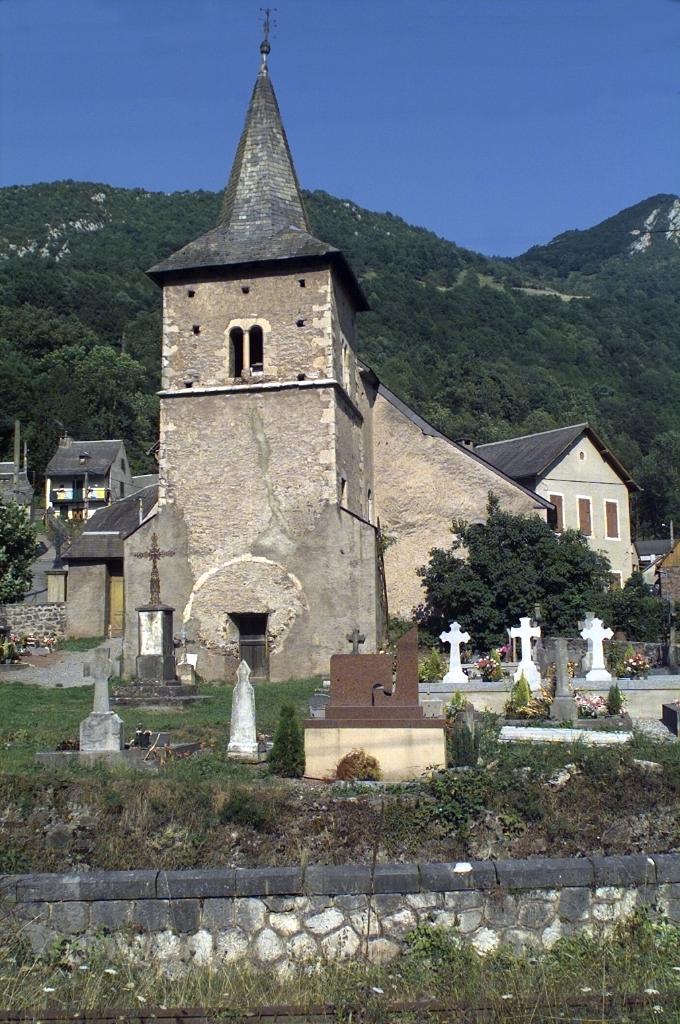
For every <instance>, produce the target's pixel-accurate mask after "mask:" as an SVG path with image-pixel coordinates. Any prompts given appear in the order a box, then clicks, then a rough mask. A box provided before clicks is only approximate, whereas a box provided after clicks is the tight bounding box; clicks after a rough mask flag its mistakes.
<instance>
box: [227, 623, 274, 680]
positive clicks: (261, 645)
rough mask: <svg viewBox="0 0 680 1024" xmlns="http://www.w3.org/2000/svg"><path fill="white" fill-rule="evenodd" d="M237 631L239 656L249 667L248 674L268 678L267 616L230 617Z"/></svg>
mask: <svg viewBox="0 0 680 1024" xmlns="http://www.w3.org/2000/svg"><path fill="white" fill-rule="evenodd" d="M232 617H233V618H234V619H235V620H236V622H237V625H238V630H239V656H240V657H241V659H242V660H243V661H245V662H247V664H248V665H249V667H250V674H251V675H252V676H257V677H259V678H260V679H266V678H267V677H268V676H269V656H268V653H269V652H268V650H267V615H255V614H252V615H238V616H236V615H234V616H232Z"/></svg>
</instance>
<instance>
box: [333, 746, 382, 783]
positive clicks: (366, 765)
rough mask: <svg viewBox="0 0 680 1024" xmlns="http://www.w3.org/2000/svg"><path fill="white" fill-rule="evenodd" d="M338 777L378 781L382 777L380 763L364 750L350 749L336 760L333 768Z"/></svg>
mask: <svg viewBox="0 0 680 1024" xmlns="http://www.w3.org/2000/svg"><path fill="white" fill-rule="evenodd" d="M335 774H336V776H337V778H338V779H345V780H351V779H356V780H357V781H361V782H378V781H379V780H380V779H382V772H381V771H380V765H379V764H378V762H377V761H376V759H375V758H374V757H373V756H372V755H371V754H367V753H366V751H365V750H351V751H350V752H349V754H345V756H344V757H343V758H342V759H341V760H340V761H339V762H338V767H337V768H336V769H335Z"/></svg>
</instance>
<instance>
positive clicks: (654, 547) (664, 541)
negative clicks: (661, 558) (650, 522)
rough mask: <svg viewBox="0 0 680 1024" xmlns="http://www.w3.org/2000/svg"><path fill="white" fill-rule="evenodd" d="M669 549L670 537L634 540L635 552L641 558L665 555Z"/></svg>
mask: <svg viewBox="0 0 680 1024" xmlns="http://www.w3.org/2000/svg"><path fill="white" fill-rule="evenodd" d="M670 549H671V540H670V537H660V538H659V539H657V540H636V541H635V550H636V551H637V553H638V555H639V556H640V557H641V558H643V557H645V556H646V557H648V558H649V557H650V556H652V557H653V556H658V555H666V554H668V552H669V551H670Z"/></svg>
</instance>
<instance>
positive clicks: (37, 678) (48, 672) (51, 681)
mask: <svg viewBox="0 0 680 1024" xmlns="http://www.w3.org/2000/svg"><path fill="white" fill-rule="evenodd" d="M106 648H108V649H109V651H110V654H109V657H111V658H112V660H113V662H114V665H116V658H118V657H119V656H120V655H121V654H122V652H123V641H122V639H120V637H116V638H115V639H113V640H105V641H104V642H103V643H102V644H100V645H99V647H98V648H93V649H92V650H90V651H55V652H54V653H53V654H46V655H44V657H33V658H24V659H23V661H24V663H25V664H26V666H27V667H26V668H11V667H9V666H0V682H16V683H29V684H32V685H34V686H46V687H50V686H62V687H64V688H66V687H69V686H91V685H92V682H93V680H92V678H91V677H90V676H84V675H83V669H84V667H85V665H86V664H88V663H91V662H92V656H93V654H94V651H95V650H102V649H104V650H105V649H106ZM116 674H118V673H116Z"/></svg>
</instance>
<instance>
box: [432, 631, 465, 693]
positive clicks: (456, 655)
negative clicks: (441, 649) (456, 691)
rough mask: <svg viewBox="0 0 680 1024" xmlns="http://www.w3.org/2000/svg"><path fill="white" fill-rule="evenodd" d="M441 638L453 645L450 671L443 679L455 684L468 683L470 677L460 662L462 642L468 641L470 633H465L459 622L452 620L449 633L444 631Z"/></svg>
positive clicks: (445, 681)
mask: <svg viewBox="0 0 680 1024" xmlns="http://www.w3.org/2000/svg"><path fill="white" fill-rule="evenodd" d="M439 639H440V640H441V642H442V643H443V644H450V645H451V654H450V657H449V671H448V672H447V673H446V675H445V676H444V679H443V680H442V681H443V682H444V683H447V684H451V685H454V686H455V685H456V684H457V683H467V681H468V677H467V676H466V675H465V673H464V672H463V669H462V667H461V664H460V648H461V645H462V644H466V643H468V641H469V639H470V634H469V633H463V631H462V630H461V628H460V624H459V623H458V622H452V623H451V625H450V626H449V631H448V633H442V634H441V635H440V637H439Z"/></svg>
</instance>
